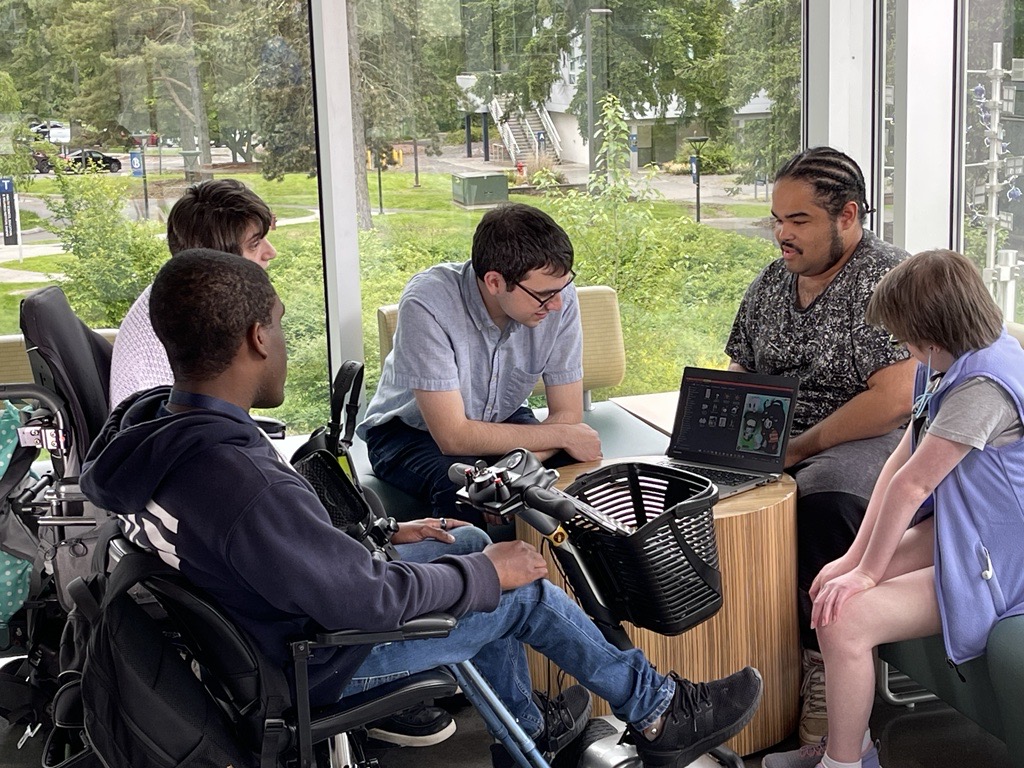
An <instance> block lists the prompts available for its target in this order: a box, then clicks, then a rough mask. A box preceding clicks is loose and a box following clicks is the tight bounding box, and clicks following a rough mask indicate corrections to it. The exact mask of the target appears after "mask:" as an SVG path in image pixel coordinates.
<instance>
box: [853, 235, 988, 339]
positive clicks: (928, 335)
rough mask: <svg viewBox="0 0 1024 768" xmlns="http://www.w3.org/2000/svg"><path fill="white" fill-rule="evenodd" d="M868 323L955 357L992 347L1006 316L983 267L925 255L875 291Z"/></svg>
mask: <svg viewBox="0 0 1024 768" xmlns="http://www.w3.org/2000/svg"><path fill="white" fill-rule="evenodd" d="M865 319H866V320H867V322H868V323H870V324H871V325H877V326H882V327H884V328H885V329H886V330H887V331H889V333H891V334H892V335H893V336H895V337H896V338H898V339H901V340H902V341H909V342H910V343H911V344H914V345H915V346H923V345H924V344H925V343H927V342H931V343H933V344H938V345H939V346H941V347H942V348H943V349H945V350H947V351H948V352H949V353H950V354H952V355H953V356H954V357H959V356H960V355H962V354H964V353H965V352H969V351H971V350H974V349H983V348H984V347H987V346H989V345H990V344H992V343H993V342H994V341H995V340H996V339H998V338H999V335H1000V334H1001V333H1002V329H1003V317H1002V314H1001V313H1000V311H999V307H998V306H996V303H995V301H994V300H993V299H992V296H991V295H990V294H989V292H988V290H987V289H986V288H985V284H984V283H983V282H982V281H981V275H980V274H978V268H977V267H976V266H974V264H973V263H972V262H971V261H970V260H969V259H968V258H967V257H966V256H961V255H960V254H959V253H956V252H954V251H946V250H934V251H924V252H922V253H918V254H916V255H914V256H911V257H909V258H908V259H906V260H905V261H903V262H901V263H899V264H898V265H896V266H895V267H893V269H892V270H891V271H890V272H889V273H888V274H887V275H886V276H885V277H883V278H882V279H881V280H880V281H879V282H878V285H876V286H875V292H874V294H872V296H871V300H870V301H869V302H868V309H867V312H866V314H865Z"/></svg>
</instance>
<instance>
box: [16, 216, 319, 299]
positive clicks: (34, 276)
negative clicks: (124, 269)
mask: <svg viewBox="0 0 1024 768" xmlns="http://www.w3.org/2000/svg"><path fill="white" fill-rule="evenodd" d="M318 221H320V212H319V211H314V212H312V213H311V214H310V215H309V216H296V217H294V218H290V219H279V220H278V222H277V226H278V227H287V226H291V225H294V224H314V223H316V222H318ZM40 232H45V230H41V229H33V230H26V231H25V232H22V237H23V238H24V236H26V235H30V234H39V233H40ZM49 237H51V238H52V237H53V235H52V234H50V235H49ZM158 237H160V238H164V239H166V237H167V235H166V234H164V233H161V234H159V235H158ZM63 253H64V248H63V246H61V244H60V243H27V244H25V245H22V246H21V247H20V248H19V247H18V246H16V245H8V246H2V245H0V264H17V263H18V262H19V261H20V260H21V259H29V258H32V257H33V256H58V255H61V254H63ZM59 277H62V275H59V274H57V275H46V274H45V273H43V272H30V271H28V270H24V269H17V268H16V267H13V266H12V267H0V283H51V282H53V280H54V279H55V278H59Z"/></svg>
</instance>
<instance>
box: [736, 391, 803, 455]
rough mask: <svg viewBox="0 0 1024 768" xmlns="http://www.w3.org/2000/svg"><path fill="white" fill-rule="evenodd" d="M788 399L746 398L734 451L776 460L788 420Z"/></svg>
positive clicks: (769, 397) (773, 397)
mask: <svg viewBox="0 0 1024 768" xmlns="http://www.w3.org/2000/svg"><path fill="white" fill-rule="evenodd" d="M789 406H790V402H789V398H788V397H775V396H773V395H755V394H753V393H750V394H748V395H747V397H746V400H745V402H744V403H743V416H742V417H741V421H740V433H739V436H738V437H737V439H736V450H737V451H744V452H747V453H764V454H768V455H769V456H778V455H779V453H781V451H782V430H783V429H784V428H785V426H786V419H787V418H788V416H789Z"/></svg>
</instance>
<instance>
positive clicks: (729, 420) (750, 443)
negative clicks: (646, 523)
mask: <svg viewBox="0 0 1024 768" xmlns="http://www.w3.org/2000/svg"><path fill="white" fill-rule="evenodd" d="M798 384H799V382H798V381H797V379H793V378H788V377H785V376H765V375H761V374H756V373H741V372H737V371H715V370H709V369H706V368H686V369H685V370H684V371H683V381H682V384H681V385H680V387H679V404H678V405H677V406H676V420H675V424H674V426H673V429H672V439H671V441H670V443H669V448H668V455H669V456H670V457H671V458H673V459H680V460H683V461H692V462H699V463H701V464H713V465H716V466H722V467H729V468H731V469H742V470H746V471H748V472H766V473H774V472H782V470H783V469H784V465H785V451H786V442H787V440H788V437H789V430H790V427H792V424H793V406H794V404H795V402H796V393H797V387H798Z"/></svg>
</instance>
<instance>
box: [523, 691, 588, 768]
mask: <svg viewBox="0 0 1024 768" xmlns="http://www.w3.org/2000/svg"><path fill="white" fill-rule="evenodd" d="M533 703H534V704H536V705H537V709H539V710H540V711H541V714H542V715H543V716H544V731H543V733H541V734H540V735H539V736H536V737H535V738H534V741H535V742H536V744H537V749H539V750H540V751H541V752H543V753H545V754H546V755H548V756H551V757H553V756H554V755H557V754H558V753H559V752H561V751H562V750H563V749H565V748H566V747H567V746H568V745H569V742H571V741H572V740H573V739H575V738H576V737H577V736H579V735H580V734H581V733H583V729H584V728H586V727H587V721H589V720H590V708H591V705H592V702H591V700H590V691H588V690H587V689H586V688H584V687H583V686H582V685H573V686H570V687H569V688H566V689H565V690H564V691H562V692H561V693H560V694H558V696H556V697H555V698H553V699H552V698H549V697H548V695H547V694H545V693H541V692H540V691H534V692H533Z"/></svg>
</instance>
